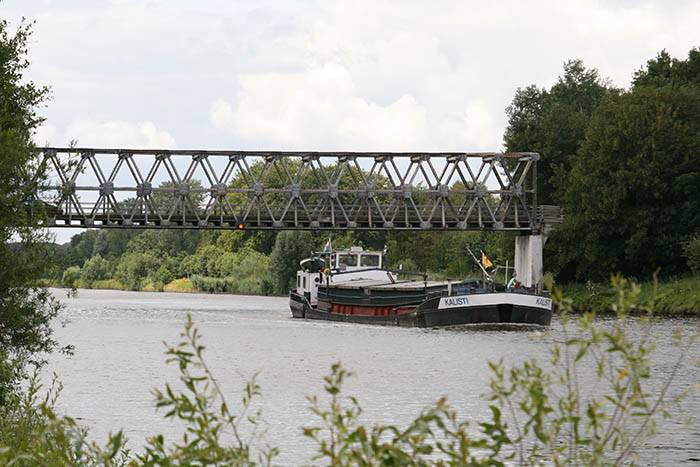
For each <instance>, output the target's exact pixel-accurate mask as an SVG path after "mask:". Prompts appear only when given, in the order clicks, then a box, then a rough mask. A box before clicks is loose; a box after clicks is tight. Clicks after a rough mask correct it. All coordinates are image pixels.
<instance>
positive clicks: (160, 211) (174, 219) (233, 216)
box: [35, 148, 540, 231]
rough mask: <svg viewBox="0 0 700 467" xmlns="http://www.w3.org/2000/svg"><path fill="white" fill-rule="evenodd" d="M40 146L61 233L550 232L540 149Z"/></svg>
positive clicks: (45, 187)
mask: <svg viewBox="0 0 700 467" xmlns="http://www.w3.org/2000/svg"><path fill="white" fill-rule="evenodd" d="M38 151H39V157H40V162H39V164H38V166H39V167H48V179H47V180H48V181H47V182H46V183H42V184H38V185H36V193H35V198H36V199H38V200H41V201H42V202H43V203H44V204H45V205H48V206H50V209H49V210H48V212H49V219H48V225H49V226H51V227H86V228H87V227H100V228H189V229H236V228H245V229H272V230H282V229H320V230H514V231H534V230H537V229H539V228H540V222H539V221H538V219H539V217H538V206H537V193H536V186H537V183H536V176H537V175H536V174H537V171H536V166H537V161H538V159H539V155H538V154H536V153H530V152H521V153H498V152H484V153H457V152H448V153H421V152H415V153H414V152H410V153H409V152H407V153H389V152H361V153H360V152H308V151H302V152H285V151H202V150H193V151H190V150H151V149H96V148H42V149H39V150H38Z"/></svg>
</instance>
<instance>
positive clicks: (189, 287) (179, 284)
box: [163, 278, 197, 292]
mask: <svg viewBox="0 0 700 467" xmlns="http://www.w3.org/2000/svg"><path fill="white" fill-rule="evenodd" d="M163 292H197V289H196V288H195V287H194V285H193V284H192V281H191V280H189V279H187V278H182V279H175V280H174V281H172V282H170V283H169V284H166V285H165V287H163Z"/></svg>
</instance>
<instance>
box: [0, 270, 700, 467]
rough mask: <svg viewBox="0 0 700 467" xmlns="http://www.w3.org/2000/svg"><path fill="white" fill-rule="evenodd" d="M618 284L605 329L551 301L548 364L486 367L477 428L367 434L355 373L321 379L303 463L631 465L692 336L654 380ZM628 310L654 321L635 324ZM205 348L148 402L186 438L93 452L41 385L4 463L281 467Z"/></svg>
mask: <svg viewBox="0 0 700 467" xmlns="http://www.w3.org/2000/svg"><path fill="white" fill-rule="evenodd" d="M613 285H614V290H613V293H614V294H615V296H616V300H615V305H614V309H615V311H616V313H617V319H616V320H614V321H612V322H610V323H605V324H602V325H601V324H596V323H597V322H596V321H595V320H594V315H593V314H587V315H585V316H583V317H580V318H578V319H576V320H574V319H571V318H569V312H570V310H571V302H570V301H569V300H567V299H565V298H564V297H563V296H562V294H561V293H560V292H558V291H555V292H554V296H553V298H554V300H555V301H556V302H557V306H558V308H559V309H560V310H561V316H562V319H561V323H562V327H563V329H562V333H563V339H562V340H561V342H554V343H552V344H551V345H550V354H549V355H550V358H549V361H548V362H547V363H546V364H543V363H542V362H539V361H537V360H535V359H527V360H525V361H524V362H522V363H519V364H514V365H508V364H506V363H504V362H502V361H500V362H492V363H491V364H490V367H491V371H492V375H491V379H490V381H489V385H488V388H486V394H485V396H486V402H487V403H488V404H489V409H490V416H487V417H485V418H484V419H481V420H469V419H465V418H463V417H462V416H460V415H459V412H458V410H457V408H455V407H452V406H450V405H449V404H448V403H447V400H446V399H445V398H443V399H440V400H438V401H437V402H436V403H435V404H434V405H432V406H429V407H427V408H425V409H424V410H423V411H421V413H420V414H418V415H417V417H416V418H415V419H414V420H412V421H411V422H410V423H408V424H407V425H406V426H395V425H387V424H371V423H369V424H368V423H364V422H363V420H362V418H361V415H362V407H361V404H360V401H359V400H358V399H357V398H355V397H348V396H346V395H345V394H344V393H343V387H344V381H345V380H346V379H347V378H348V377H350V376H351V373H349V372H348V371H347V370H346V369H345V368H344V367H343V366H342V365H341V364H334V365H333V366H332V368H331V373H330V374H329V375H328V376H327V377H325V378H324V382H323V386H324V391H325V394H324V395H323V396H320V397H319V396H311V397H309V398H308V400H309V405H310V410H311V413H312V414H313V417H314V418H313V420H312V421H310V423H309V424H307V425H306V426H304V427H303V428H300V431H301V432H302V433H303V435H304V436H306V437H308V438H310V439H311V440H313V441H314V442H315V444H316V446H317V449H316V451H315V452H310V453H309V456H310V457H311V459H310V462H309V465H333V466H336V465H337V466H346V465H348V466H349V465H364V466H398V465H402V466H403V465H407V466H431V465H436V466H458V465H473V466H504V465H633V464H634V463H635V462H636V461H638V458H637V457H636V456H637V454H638V450H639V448H640V447H642V446H643V445H644V444H645V443H646V442H647V441H648V440H649V439H650V438H651V437H652V436H653V434H654V433H655V426H656V422H657V420H658V419H659V418H661V417H664V416H668V415H669V409H670V408H671V407H672V406H674V405H676V404H678V403H679V400H680V399H679V397H681V396H682V393H683V389H682V388H675V386H674V384H673V381H674V377H675V376H676V375H677V374H678V373H679V372H680V371H683V370H684V368H687V367H686V366H685V365H687V364H688V363H689V358H688V357H689V356H690V355H693V354H694V353H695V352H696V350H697V338H698V335H697V334H695V335H688V336H682V335H678V336H677V337H676V341H675V345H676V349H677V352H676V358H675V361H674V362H673V363H672V365H671V366H670V367H667V368H664V369H662V371H660V372H658V371H657V369H655V368H654V367H652V364H651V362H652V355H653V350H654V347H655V342H654V338H653V337H654V336H653V334H652V326H651V323H652V321H651V319H652V315H651V311H652V309H653V304H654V300H653V297H651V300H650V301H649V302H645V301H641V300H640V295H639V293H640V291H639V288H638V287H637V286H635V285H634V284H631V283H629V282H627V281H625V280H623V279H621V278H619V277H617V278H615V279H614V280H613ZM630 310H645V311H647V312H649V314H645V315H644V316H642V317H639V318H630V317H629V316H628V313H629V312H630ZM598 323H599V322H598ZM634 328H636V330H635V332H633V333H631V334H632V335H631V334H630V329H634ZM204 350H205V349H204V345H203V344H202V342H201V335H200V333H199V331H198V330H197V328H196V327H195V326H194V324H193V322H192V320H191V318H188V321H187V323H186V325H185V329H184V331H183V332H182V334H181V340H180V342H179V343H178V344H176V345H174V346H169V348H168V350H167V352H166V354H167V357H168V362H169V363H172V364H174V365H176V366H177V368H178V369H179V373H180V378H179V379H180V381H179V383H180V384H177V385H171V384H169V383H168V384H165V386H164V387H163V388H162V389H158V390H155V391H154V394H155V399H156V406H157V408H158V409H159V410H161V411H164V416H165V417H166V418H167V419H170V420H173V421H180V422H181V423H182V424H183V425H184V426H183V433H182V436H181V437H180V438H179V439H177V440H173V441H168V440H166V439H165V437H164V436H163V435H154V436H151V437H149V438H148V439H147V440H146V442H145V446H144V447H142V448H141V447H137V448H136V449H132V450H128V449H127V444H126V440H125V438H124V436H123V435H122V433H121V432H116V434H114V435H112V436H110V438H109V439H108V441H107V442H106V443H105V445H104V446H99V445H97V444H95V443H94V442H90V441H89V438H88V436H87V432H86V430H84V429H83V428H81V427H80V426H79V425H78V424H77V423H76V422H75V420H73V419H71V418H69V417H62V416H59V415H57V414H56V413H55V411H54V404H55V401H56V394H57V393H56V392H55V391H54V390H50V391H49V394H48V396H47V397H46V398H45V399H44V400H42V399H41V398H40V397H39V388H38V386H37V384H36V380H34V381H33V382H32V384H31V385H30V387H29V390H28V392H27V394H26V395H25V396H24V398H23V399H22V401H21V402H20V403H18V404H16V405H14V406H12V407H10V408H8V409H7V410H6V411H5V412H4V413H3V414H2V415H4V416H3V417H0V463H2V464H3V465H132V466H139V465H237V466H238V465H240V466H252V465H272V464H274V462H275V457H276V456H277V455H278V454H279V451H278V450H277V449H276V448H274V447H270V446H267V445H266V444H265V438H264V424H261V422H263V421H264V418H262V414H261V413H260V412H259V411H258V410H256V407H257V406H256V399H258V398H259V397H260V394H261V388H260V387H259V385H258V384H257V383H256V382H255V378H253V379H252V380H251V381H250V382H248V383H247V384H246V385H245V388H244V391H243V396H242V397H241V400H240V401H238V402H236V401H232V400H230V399H229V398H228V397H227V395H226V394H225V392H224V391H223V390H222V388H221V387H220V386H219V384H218V383H217V379H216V378H215V375H214V374H213V373H212V371H211V370H210V368H209V366H208V365H207V361H206V359H205V358H204ZM586 368H588V369H590V368H593V369H594V371H592V372H589V371H586V370H585V369H586ZM584 378H585V379H586V380H587V381H589V383H592V384H595V387H596V390H595V391H594V392H593V393H592V394H591V393H589V391H588V390H587V387H588V385H586V386H583V385H581V384H580V382H581V381H583V379H584Z"/></svg>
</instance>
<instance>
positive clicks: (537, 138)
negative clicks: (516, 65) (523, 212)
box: [503, 60, 617, 204]
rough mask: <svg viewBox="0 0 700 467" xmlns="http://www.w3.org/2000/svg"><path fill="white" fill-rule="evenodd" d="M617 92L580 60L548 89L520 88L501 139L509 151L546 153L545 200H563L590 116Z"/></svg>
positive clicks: (541, 187) (541, 173)
mask: <svg viewBox="0 0 700 467" xmlns="http://www.w3.org/2000/svg"><path fill="white" fill-rule="evenodd" d="M616 92H617V90H615V89H613V88H611V86H610V84H609V83H608V82H607V81H605V80H603V79H601V77H600V75H599V74H598V70H596V69H594V68H586V67H585V66H584V64H583V62H582V61H581V60H570V61H568V62H566V63H565V64H564V74H563V75H562V76H560V77H559V79H558V80H557V82H556V84H554V86H552V87H551V88H550V89H540V88H538V87H536V86H534V85H531V86H528V87H526V88H522V89H518V90H517V91H516V93H515V97H514V98H513V102H512V103H511V105H510V106H508V108H507V109H506V114H507V116H508V126H507V128H506V131H505V134H504V137H503V139H504V142H505V145H506V148H507V149H508V151H534V152H538V153H540V155H541V156H542V159H541V160H540V162H539V163H538V166H537V170H538V173H537V183H538V200H539V202H540V203H541V204H558V203H561V201H560V200H561V196H560V194H558V193H557V191H558V190H559V189H560V188H562V187H566V186H567V185H568V182H567V174H568V173H569V171H570V167H571V160H572V159H573V158H574V156H575V155H576V153H577V152H578V150H579V147H580V146H581V142H582V141H583V138H584V135H585V133H586V127H587V125H588V121H589V119H590V117H591V115H592V114H593V112H594V111H595V109H596V108H597V107H598V105H600V103H601V102H602V100H603V98H605V96H607V95H610V94H614V93H616Z"/></svg>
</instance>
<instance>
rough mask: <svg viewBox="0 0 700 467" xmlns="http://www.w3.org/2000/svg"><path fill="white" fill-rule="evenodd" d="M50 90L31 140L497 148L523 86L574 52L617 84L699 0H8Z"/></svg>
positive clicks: (4, 11) (676, 38) (696, 41)
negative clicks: (24, 21) (30, 29)
mask: <svg viewBox="0 0 700 467" xmlns="http://www.w3.org/2000/svg"><path fill="white" fill-rule="evenodd" d="M0 16H2V17H5V18H8V19H10V20H11V22H12V23H13V24H15V25H16V24H17V22H18V21H19V19H20V18H21V17H23V16H24V17H26V18H28V19H31V20H36V26H35V34H34V36H33V38H32V41H31V55H30V56H31V60H32V67H31V69H30V71H29V75H28V76H29V78H31V79H33V80H34V81H35V82H37V83H41V84H48V85H50V86H51V88H52V94H53V97H52V100H51V101H50V102H49V103H48V107H47V108H46V109H45V111H44V114H45V116H46V117H47V121H46V124H45V125H44V126H43V127H42V128H41V129H40V130H39V131H38V133H37V143H38V144H40V145H43V144H45V143H49V144H51V145H66V144H68V143H69V141H71V140H77V141H78V143H79V144H80V145H84V146H103V147H104V146H109V147H115V146H116V147H135V148H136V147H167V148H197V149H200V148H201V149H219V148H220V149H270V150H273V149H278V150H279V149H288V150H292V149H308V150H382V151H393V150H429V151H440V150H444V151H447V150H456V151H480V150H499V149H502V134H503V130H504V127H505V113H504V110H505V108H506V106H507V105H508V104H509V102H510V100H511V99H512V97H513V94H514V92H515V90H516V89H517V88H518V87H521V86H526V85H529V84H533V83H534V84H537V85H539V86H548V85H551V84H552V83H553V82H554V81H555V80H556V77H557V76H558V75H559V73H560V72H561V69H562V64H563V62H564V61H565V60H567V59H571V58H581V59H583V60H584V62H585V63H586V65H588V66H591V67H596V68H598V69H599V70H600V72H601V74H602V75H603V76H604V77H609V78H610V79H611V80H612V82H613V83H614V84H615V85H617V86H628V84H629V81H630V79H631V77H632V73H633V71H634V70H636V69H638V68H639V67H640V66H642V65H643V64H644V63H645V62H646V60H648V59H649V58H651V57H653V56H654V55H656V53H657V52H659V51H660V50H661V49H664V48H665V49H667V50H668V51H669V52H670V53H671V54H672V55H674V56H677V57H685V56H686V54H687V52H688V50H689V49H690V48H691V47H693V46H698V45H700V26H699V25H700V2H698V1H687V2H686V1H657V2H643V1H639V2H638V1H631V0H629V1H542V2H523V1H496V0H491V1H473V2H471V1H430V2H429V1H420V2H419V1H394V2H388V1H380V0H371V1H361V0H353V1H338V2H331V1H319V2H313V1H309V2H302V1H264V0H262V1H261V0H257V1H237V2H236V1H224V0H210V1H203V0H202V1H192V0H189V1H174V0H169V1H136V0H134V1H128V0H113V1H98V0H61V1H58V0H55V1H53V0H35V1H30V0H4V1H3V2H2V3H0Z"/></svg>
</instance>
